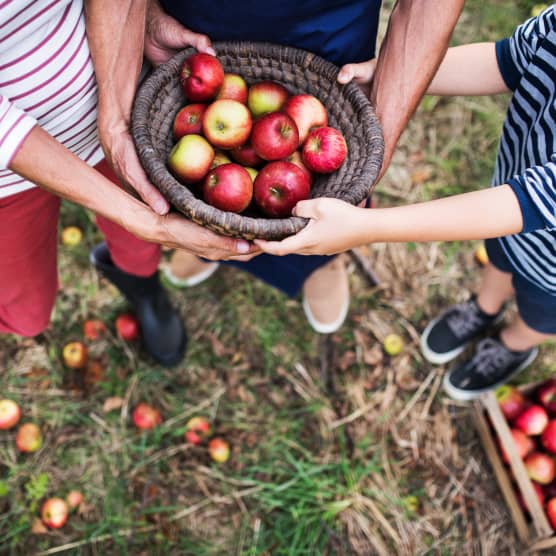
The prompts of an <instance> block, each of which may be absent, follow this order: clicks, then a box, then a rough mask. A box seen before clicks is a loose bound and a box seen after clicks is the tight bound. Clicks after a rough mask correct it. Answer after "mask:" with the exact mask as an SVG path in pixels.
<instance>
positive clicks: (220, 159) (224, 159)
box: [210, 151, 231, 170]
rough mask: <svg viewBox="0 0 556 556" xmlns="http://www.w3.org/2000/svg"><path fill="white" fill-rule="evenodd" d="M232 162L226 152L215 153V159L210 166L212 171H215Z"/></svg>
mask: <svg viewBox="0 0 556 556" xmlns="http://www.w3.org/2000/svg"><path fill="white" fill-rule="evenodd" d="M230 162H231V160H230V157H228V156H227V155H226V154H225V153H224V151H215V153H214V158H213V159H212V164H211V165H210V169H211V170H213V169H214V168H216V167H217V166H221V165H222V164H230Z"/></svg>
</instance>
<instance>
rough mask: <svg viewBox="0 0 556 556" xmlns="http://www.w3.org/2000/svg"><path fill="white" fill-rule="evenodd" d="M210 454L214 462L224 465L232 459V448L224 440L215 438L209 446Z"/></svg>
mask: <svg viewBox="0 0 556 556" xmlns="http://www.w3.org/2000/svg"><path fill="white" fill-rule="evenodd" d="M208 452H209V455H210V457H211V458H212V459H213V461H216V462H218V463H224V462H225V461H227V460H228V458H229V457H230V446H229V444H228V443H227V442H226V441H225V440H224V439H223V438H218V437H217V438H213V439H212V440H211V441H210V442H209V444H208Z"/></svg>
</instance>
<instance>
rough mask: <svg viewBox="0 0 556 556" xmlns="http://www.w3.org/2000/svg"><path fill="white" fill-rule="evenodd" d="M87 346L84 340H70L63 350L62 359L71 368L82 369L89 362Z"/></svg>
mask: <svg viewBox="0 0 556 556" xmlns="http://www.w3.org/2000/svg"><path fill="white" fill-rule="evenodd" d="M87 357H88V352H87V346H86V345H85V344H84V343H83V342H79V341H76V342H69V343H68V344H66V345H65V346H64V349H63V350H62V359H63V361H64V364H65V365H66V367H69V368H70V369H82V368H83V367H84V366H85V365H86V364H87Z"/></svg>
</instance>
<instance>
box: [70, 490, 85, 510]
mask: <svg viewBox="0 0 556 556" xmlns="http://www.w3.org/2000/svg"><path fill="white" fill-rule="evenodd" d="M83 500H84V497H83V494H82V493H81V492H80V491H79V490H71V491H70V492H68V495H67V496H66V502H67V504H68V507H69V508H70V509H71V510H75V508H77V507H78V506H80V505H81V504H82V503H83Z"/></svg>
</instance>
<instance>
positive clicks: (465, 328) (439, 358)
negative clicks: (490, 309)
mask: <svg viewBox="0 0 556 556" xmlns="http://www.w3.org/2000/svg"><path fill="white" fill-rule="evenodd" d="M504 308H505V307H502V308H501V309H500V311H498V313H496V314H495V315H488V314H487V313H485V312H483V311H482V310H481V309H480V308H479V306H478V305H477V301H476V298H475V296H473V297H472V298H471V299H469V300H467V301H465V302H464V303H459V304H458V305H453V306H452V307H450V308H449V309H447V310H446V311H444V312H443V313H442V314H441V315H440V316H438V317H436V318H435V319H434V320H432V321H431V322H430V323H429V324H428V326H427V327H426V328H425V330H424V331H423V334H421V351H422V352H423V355H424V357H425V359H426V360H427V361H429V362H430V363H434V364H436V365H442V364H443V363H447V362H448V361H451V360H452V359H455V358H456V357H457V356H458V355H459V354H460V353H461V352H462V351H463V350H464V349H465V346H466V345H467V343H468V342H469V341H470V340H472V339H473V338H475V337H476V336H478V335H479V334H481V333H482V332H484V331H485V330H487V329H488V328H490V327H491V326H494V325H495V324H497V323H498V322H499V321H500V319H501V318H502V314H503V313H504Z"/></svg>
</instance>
